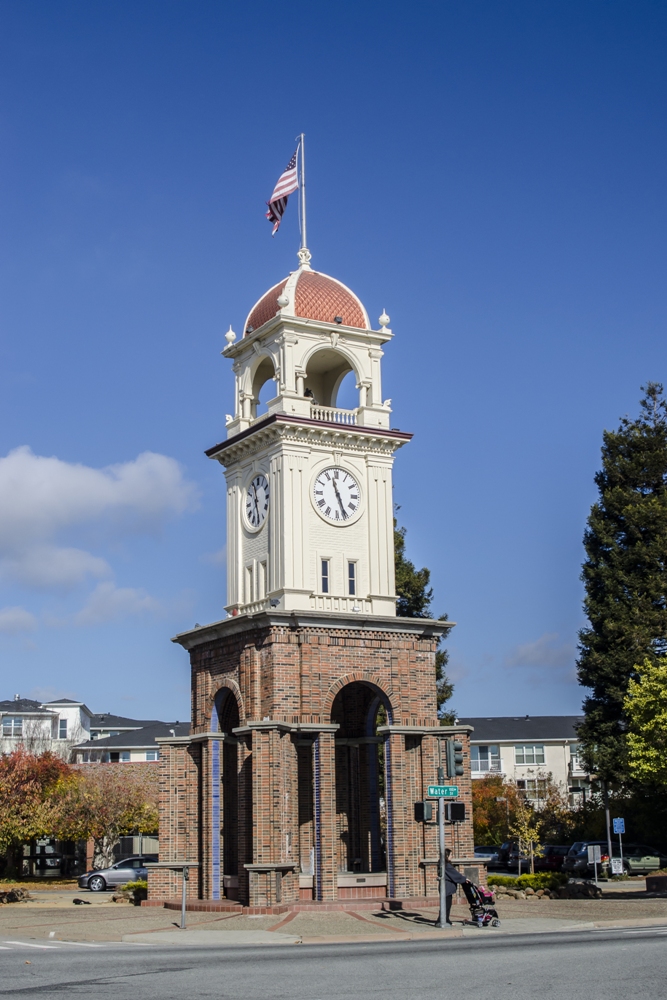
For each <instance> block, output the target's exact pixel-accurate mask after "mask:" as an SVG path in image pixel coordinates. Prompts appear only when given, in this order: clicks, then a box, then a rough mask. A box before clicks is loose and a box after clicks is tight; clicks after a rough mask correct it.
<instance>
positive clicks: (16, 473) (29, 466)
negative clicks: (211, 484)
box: [0, 446, 196, 590]
mask: <svg viewBox="0 0 667 1000" xmlns="http://www.w3.org/2000/svg"><path fill="white" fill-rule="evenodd" d="M195 500H196V491H195V487H194V485H193V484H192V483H189V482H187V480H185V479H184V477H183V473H182V470H181V468H180V466H179V464H178V463H177V462H176V461H175V460H174V459H173V458H168V457H167V456H165V455H157V454H155V453H153V452H144V453H143V454H142V455H139V456H138V457H137V458H136V459H135V460H134V461H131V462H124V463H122V464H119V465H110V466H107V467H106V468H104V469H93V468H91V467H89V466H86V465H80V464H74V463H69V462H63V461H61V460H60V459H58V458H44V457H42V456H39V455H34V454H33V453H32V451H31V450H30V448H28V447H25V446H24V447H21V448H16V449H14V450H13V451H11V452H10V453H9V454H8V455H7V456H6V457H5V458H0V574H1V575H2V576H4V577H5V578H8V579H11V580H16V581H18V582H20V583H22V584H25V585H27V586H30V587H36V588H44V589H48V590H58V589H63V588H66V587H71V586H73V585H75V584H77V583H80V582H82V581H83V580H85V579H86V578H88V577H93V578H97V579H100V578H103V577H105V576H109V575H110V574H111V570H110V567H109V566H108V564H107V562H106V561H105V560H104V559H102V558H101V557H99V556H95V555H93V554H92V553H90V552H87V551H85V550H84V549H82V548H79V547H73V546H72V545H71V544H69V543H71V541H72V537H71V536H72V535H75V536H76V534H77V533H79V534H81V533H82V532H90V531H91V529H92V530H95V531H97V532H98V533H102V534H104V535H106V536H111V537H114V538H123V537H127V536H128V535H132V534H137V533H153V532H155V531H156V530H158V529H159V528H160V527H161V526H162V524H163V523H164V522H165V521H166V520H167V519H168V518H169V517H173V516H174V515H178V514H181V513H183V511H185V510H186V509H187V508H188V507H192V506H193V505H194V503H195ZM63 535H65V536H67V537H66V538H64V539H63V538H62V536H63ZM61 539H62V542H64V543H65V544H62V542H61V544H58V542H59V540H61Z"/></svg>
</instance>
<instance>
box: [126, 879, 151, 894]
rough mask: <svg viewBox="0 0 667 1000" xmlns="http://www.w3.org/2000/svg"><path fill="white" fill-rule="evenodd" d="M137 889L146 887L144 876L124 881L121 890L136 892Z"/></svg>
mask: <svg viewBox="0 0 667 1000" xmlns="http://www.w3.org/2000/svg"><path fill="white" fill-rule="evenodd" d="M137 889H148V882H147V881H146V879H145V878H138V879H136V880H135V881H134V882H126V883H125V885H124V886H123V891H128V892H136V890H137Z"/></svg>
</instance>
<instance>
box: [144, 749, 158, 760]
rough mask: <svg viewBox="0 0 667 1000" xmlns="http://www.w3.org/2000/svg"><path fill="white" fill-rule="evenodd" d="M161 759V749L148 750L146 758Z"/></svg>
mask: <svg viewBox="0 0 667 1000" xmlns="http://www.w3.org/2000/svg"><path fill="white" fill-rule="evenodd" d="M159 759H160V752H159V750H147V751H146V760H159Z"/></svg>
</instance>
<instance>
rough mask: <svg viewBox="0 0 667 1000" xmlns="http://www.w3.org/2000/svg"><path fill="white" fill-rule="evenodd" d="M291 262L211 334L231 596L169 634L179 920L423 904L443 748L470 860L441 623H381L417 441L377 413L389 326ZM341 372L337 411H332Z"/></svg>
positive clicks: (166, 777) (388, 616) (390, 611)
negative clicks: (218, 612)
mask: <svg viewBox="0 0 667 1000" xmlns="http://www.w3.org/2000/svg"><path fill="white" fill-rule="evenodd" d="M299 262H300V266H299V268H298V269H297V270H296V271H294V272H293V273H292V274H290V275H289V276H288V277H287V278H284V279H283V280H282V281H280V282H279V283H278V284H277V285H274V286H273V287H272V288H271V289H269V291H268V292H266V293H265V294H264V295H263V296H262V297H261V298H260V299H259V300H258V302H256V304H255V305H254V306H253V307H252V309H251V310H250V312H249V314H248V317H247V319H246V321H245V323H244V324H243V329H242V332H241V335H240V336H237V335H236V334H235V333H234V332H233V331H232V329H231V328H230V330H229V332H228V333H227V334H226V340H227V346H226V347H225V349H224V350H223V352H222V353H223V355H224V357H225V359H226V360H227V361H229V362H231V364H232V368H233V371H234V375H235V393H234V406H233V413H231V414H229V416H228V417H227V427H226V431H227V435H226V438H225V440H223V441H221V442H220V443H219V444H216V445H215V446H214V447H212V448H210V449H209V450H208V451H207V453H206V454H207V455H208V457H209V458H210V459H212V460H214V461H217V462H219V463H220V465H221V466H222V467H223V469H224V475H225V480H226V497H227V601H226V604H225V614H224V616H221V619H220V620H219V621H217V622H213V623H212V624H210V625H204V626H199V625H197V626H195V628H194V629H192V630H191V631H188V632H184V633H181V634H180V635H178V636H176V637H175V639H174V640H173V641H174V642H177V643H179V644H180V645H181V646H183V647H184V648H185V649H186V650H188V652H189V654H190V664H191V678H192V727H191V733H190V735H189V736H187V737H177V736H175V735H174V736H172V737H170V738H166V739H164V740H161V741H160V743H161V751H160V864H159V866H158V867H156V868H154V869H151V870H150V871H149V899H151V900H159V899H164V900H169V899H172V898H173V897H175V896H176V895H177V894H178V892H179V891H180V890H179V883H178V878H179V876H178V874H177V869H178V867H179V866H180V865H182V864H184V863H188V864H191V865H193V866H194V868H193V872H192V873H191V877H190V881H189V882H188V893H189V895H190V897H191V899H190V904H189V905H191V906H193V907H195V908H197V907H202V908H205V909H220V910H231V911H239V912H240V911H243V912H246V913H252V912H282V911H283V910H285V909H287V908H290V907H297V906H304V905H308V906H317V905H319V904H322V905H324V906H326V907H329V908H331V907H332V906H340V907H345V906H349V905H353V901H354V900H359V899H367V900H371V899H372V900H375V902H376V903H378V904H381V903H383V902H385V903H387V901H391V904H388V905H391V906H393V907H398V906H400V905H402V903H401V901H402V900H408V901H409V902H410V905H415V904H417V903H418V902H419V901H421V903H422V905H430V904H431V903H435V902H436V901H437V894H438V885H437V877H436V868H435V865H434V863H433V859H434V858H435V857H436V856H437V844H436V838H435V829H434V827H433V826H428V825H426V824H424V823H422V822H419V820H418V818H417V815H416V813H415V809H414V803H415V802H419V801H421V800H423V799H424V798H425V797H426V792H427V786H428V784H429V783H433V782H436V781H437V780H438V774H439V770H438V769H439V768H441V767H442V766H443V765H444V747H443V739H444V738H447V737H452V736H455V737H456V738H457V739H460V740H461V742H462V743H463V745H464V762H465V764H464V774H463V776H462V777H461V778H459V779H457V780H458V783H459V802H460V803H463V804H464V805H465V806H466V810H467V811H466V818H465V820H462V821H461V822H457V823H452V824H451V825H450V828H449V833H448V834H447V836H448V837H450V838H451V839H450V840H449V845H450V846H452V847H453V848H454V853H455V855H457V856H458V857H459V859H461V860H465V859H466V858H474V855H473V841H472V814H471V804H472V803H471V785H470V765H469V728H467V727H465V726H453V727H450V726H441V725H440V724H439V719H438V714H437V704H436V686H435V654H436V649H437V644H438V641H439V639H440V638H441V636H442V635H443V634H444V633H445V632H446V631H447V630H448V629H449V628H451V627H452V624H453V623H451V622H441V621H431V620H428V619H423V618H400V617H397V615H396V593H395V580H394V534H393V502H392V467H393V462H394V456H395V454H396V452H397V450H398V449H399V448H401V447H402V446H403V445H404V444H405V443H406V442H408V441H409V440H410V438H411V435H410V434H406V433H404V432H402V431H399V430H396V429H395V428H392V427H390V415H391V407H390V402H391V401H390V400H387V399H383V393H382V378H381V374H382V373H381V362H382V357H383V350H384V348H385V346H386V345H388V344H389V343H390V342H391V340H392V332H391V330H390V329H389V317H388V316H387V315H385V314H384V313H383V314H382V316H380V318H379V321H378V328H377V329H373V328H372V326H371V323H370V321H369V318H368V313H367V312H366V309H365V308H364V305H363V304H362V302H361V301H360V299H359V298H358V297H357V296H356V295H355V294H354V292H352V291H351V290H350V289H349V288H348V287H347V286H346V285H344V284H342V282H340V281H338V280H337V279H336V278H332V277H329V276H328V275H325V274H322V273H320V272H318V271H315V270H313V269H312V268H311V266H310V254H309V252H308V250H306V249H305V248H302V250H301V251H300V254H299ZM346 376H350V378H352V379H353V380H354V386H355V387H356V388H355V391H356V393H358V398H357V403H358V405H356V406H354V407H353V408H343V407H341V406H339V405H338V404H339V398H338V396H339V390H340V388H341V384H342V382H343V380H344V379H345V378H346ZM267 383H268V386H269V387H270V388H271V391H268V392H267ZM267 397H269V398H268V402H266V403H264V404H263V403H262V400H266V399H267ZM459 819H460V817H459ZM473 863H474V862H473ZM195 872H196V877H195ZM469 877H471V878H474V877H475V874H474V873H473V872H470V870H469Z"/></svg>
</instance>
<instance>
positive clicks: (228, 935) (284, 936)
mask: <svg viewBox="0 0 667 1000" xmlns="http://www.w3.org/2000/svg"><path fill="white" fill-rule="evenodd" d="M602 889H603V897H602V899H590V900H588V899H587V900H548V901H544V902H539V901H538V900H537V897H532V898H531V899H526V900H515V899H503V900H502V902H501V903H500V904H499V905H498V907H497V909H498V914H499V917H500V920H501V925H500V927H498V928H490V927H488V928H478V927H474V926H470V925H467V926H466V925H465V923H464V920H465V919H466V918H468V916H469V913H468V909H467V907H464V906H462V905H455V906H454V907H453V908H452V919H453V921H454V927H453V929H451V930H438V929H436V928H435V926H434V924H435V920H436V918H437V910H436V909H431V908H428V909H427V908H420V909H416V910H414V911H402V910H399V911H391V912H386V911H381V912H378V911H373V910H363V911H354V910H350V911H345V910H339V911H334V912H325V913H321V912H313V911H301V912H297V913H286V914H282V915H279V916H276V915H265V916H261V917H260V916H257V917H256V916H243V915H239V914H221V913H206V912H188V914H187V924H188V927H187V930H185V931H182V930H180V928H179V926H178V925H179V922H180V914H179V913H176V912H174V911H173V910H164V909H160V908H153V907H148V908H147V907H134V906H131V905H130V904H128V903H114V902H112V898H111V897H112V893H110V892H109V893H91V892H86V891H82V890H78V892H74V891H71V890H56V889H49V890H44V891H42V892H40V891H36V892H33V896H34V899H33V900H31V901H30V902H27V903H12V904H7V905H5V906H1V907H0V945H1V944H2V943H3V940H4V939H12V938H21V939H25V940H32V941H44V940H45V939H46V940H56V941H72V942H81V943H85V942H89V943H93V942H126V943H132V944H143V945H149V944H165V943H166V944H170V945H171V944H175V945H178V944H179V943H180V944H186V943H187V944H201V945H211V944H229V945H238V944H251V943H255V944H269V943H270V944H296V943H302V944H321V943H326V942H329V943H332V944H333V943H344V942H350V943H352V942H373V941H412V940H428V939H443V940H446V939H448V938H461V937H468V936H479V935H485V936H488V935H492V936H496V935H507V934H526V933H530V934H533V933H534V934H539V933H546V932H553V931H568V930H574V929H577V928H580V929H582V930H583V929H591V928H596V927H598V928H604V927H651V926H658V925H663V926H667V898H664V897H663V898H655V897H653V898H652V897H650V896H647V894H646V892H645V891H644V889H643V885H638V884H636V883H635V884H633V885H631V886H628V883H621V884H619V885H611V884H610V885H608V886H606V885H603V886H602ZM75 898H77V899H84V900H85V901H86V903H88V904H89V905H85V904H84V905H74V903H73V900H74V899H75Z"/></svg>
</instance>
